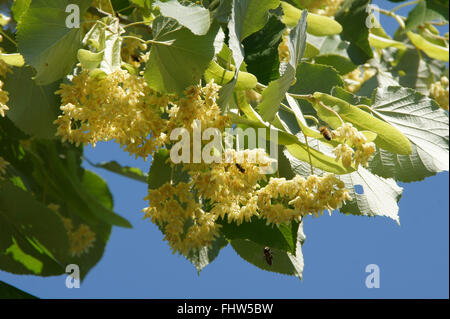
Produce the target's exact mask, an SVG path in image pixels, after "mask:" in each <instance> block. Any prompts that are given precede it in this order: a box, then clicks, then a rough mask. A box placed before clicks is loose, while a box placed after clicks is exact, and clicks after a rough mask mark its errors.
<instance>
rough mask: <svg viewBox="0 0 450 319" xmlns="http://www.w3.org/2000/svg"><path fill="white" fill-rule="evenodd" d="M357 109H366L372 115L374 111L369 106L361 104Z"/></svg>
mask: <svg viewBox="0 0 450 319" xmlns="http://www.w3.org/2000/svg"><path fill="white" fill-rule="evenodd" d="M357 107H358V108H360V109H366V110H368V111H369V112H370V114H373V111H372V109H371V108H370V107H369V106H367V105H364V104H360V105H357Z"/></svg>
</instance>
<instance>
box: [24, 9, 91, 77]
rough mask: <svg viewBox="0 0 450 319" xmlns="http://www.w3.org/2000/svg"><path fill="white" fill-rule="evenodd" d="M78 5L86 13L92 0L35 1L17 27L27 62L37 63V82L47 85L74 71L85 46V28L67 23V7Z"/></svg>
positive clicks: (35, 65) (81, 12)
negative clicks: (77, 57) (73, 26)
mask: <svg viewBox="0 0 450 319" xmlns="http://www.w3.org/2000/svg"><path fill="white" fill-rule="evenodd" d="M69 4H75V5H78V6H79V8H80V14H81V15H82V14H83V13H84V12H85V10H86V9H87V7H88V6H89V1H82V0H35V1H32V2H31V4H30V6H29V8H28V10H27V11H26V12H25V13H24V14H23V15H22V18H21V20H20V21H19V23H18V26H17V30H18V31H17V41H18V45H19V51H20V53H21V54H22V55H23V56H24V57H25V61H26V62H27V63H28V64H30V65H31V66H33V67H34V68H35V69H36V71H37V74H36V76H35V79H36V82H37V83H38V84H39V85H46V84H50V83H52V82H55V81H57V80H59V79H61V78H63V77H64V76H65V75H67V74H68V73H70V72H71V70H72V68H73V66H74V64H75V62H76V55H77V51H78V49H79V48H80V47H81V40H82V39H81V28H74V29H70V28H68V27H67V26H66V18H67V17H68V13H66V11H65V10H66V7H67V5H69Z"/></svg>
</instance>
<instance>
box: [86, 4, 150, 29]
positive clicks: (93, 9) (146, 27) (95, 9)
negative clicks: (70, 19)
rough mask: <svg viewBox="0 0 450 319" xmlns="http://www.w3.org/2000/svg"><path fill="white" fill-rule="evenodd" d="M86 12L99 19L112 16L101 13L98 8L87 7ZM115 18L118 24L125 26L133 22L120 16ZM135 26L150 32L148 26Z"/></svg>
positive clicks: (104, 12)
mask: <svg viewBox="0 0 450 319" xmlns="http://www.w3.org/2000/svg"><path fill="white" fill-rule="evenodd" d="M88 11H89V12H90V13H91V14H93V15H96V16H98V17H101V18H104V17H112V15H111V14H110V13H108V12H106V11H103V10H101V9H99V8H96V7H89V9H88ZM117 18H118V19H119V21H120V23H122V24H125V25H129V24H132V23H134V22H133V21H131V20H128V19H126V18H123V17H122V16H118V17H117ZM136 26H137V27H141V28H144V29H145V30H146V31H147V32H149V33H151V32H152V28H151V27H150V26H148V25H143V24H137V25H136Z"/></svg>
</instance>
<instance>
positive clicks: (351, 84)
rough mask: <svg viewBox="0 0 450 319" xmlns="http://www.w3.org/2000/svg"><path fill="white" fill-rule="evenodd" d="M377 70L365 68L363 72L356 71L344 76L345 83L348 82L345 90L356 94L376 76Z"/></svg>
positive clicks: (357, 69)
mask: <svg viewBox="0 0 450 319" xmlns="http://www.w3.org/2000/svg"><path fill="white" fill-rule="evenodd" d="M374 74H375V70H373V69H367V68H364V69H363V71H361V70H360V69H359V68H356V69H354V70H353V71H352V72H349V73H347V74H345V75H344V76H343V78H344V81H345V82H346V86H345V89H346V90H347V91H349V92H352V93H356V92H357V91H358V90H359V89H360V88H361V86H362V85H363V84H364V82H366V81H367V80H368V79H370V78H371V77H372V76H374Z"/></svg>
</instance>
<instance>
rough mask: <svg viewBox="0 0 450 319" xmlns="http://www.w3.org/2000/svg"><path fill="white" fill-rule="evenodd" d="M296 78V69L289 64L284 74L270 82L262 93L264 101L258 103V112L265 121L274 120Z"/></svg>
mask: <svg viewBox="0 0 450 319" xmlns="http://www.w3.org/2000/svg"><path fill="white" fill-rule="evenodd" d="M294 79H295V69H294V68H293V67H292V66H291V65H290V64H288V65H287V68H286V70H285V72H284V74H283V75H282V76H281V77H280V78H279V79H278V80H275V81H272V82H270V83H269V85H268V86H267V88H266V89H264V91H263V93H262V102H261V103H260V104H259V105H258V112H259V114H261V117H262V119H263V120H264V121H269V122H270V121H272V120H273V119H274V117H275V114H276V113H277V112H278V109H279V108H280V103H281V102H282V101H283V100H284V98H285V95H286V92H287V91H288V90H289V88H290V87H291V84H292V81H293V80H294Z"/></svg>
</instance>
